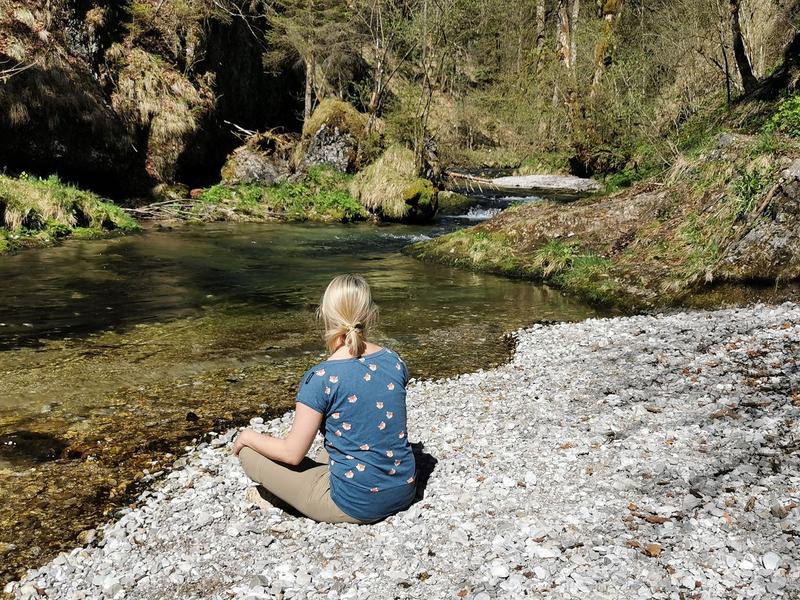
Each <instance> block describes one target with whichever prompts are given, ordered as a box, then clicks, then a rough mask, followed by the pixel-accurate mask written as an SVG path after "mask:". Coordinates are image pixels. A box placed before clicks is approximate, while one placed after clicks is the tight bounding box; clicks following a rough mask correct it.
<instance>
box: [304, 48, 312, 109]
mask: <svg viewBox="0 0 800 600" xmlns="http://www.w3.org/2000/svg"><path fill="white" fill-rule="evenodd" d="M313 98H314V60H313V59H311V58H309V59H306V96H305V103H304V104H303V122H304V123H306V122H308V119H309V117H310V116H311V102H312V100H313Z"/></svg>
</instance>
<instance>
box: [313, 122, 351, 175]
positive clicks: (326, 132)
mask: <svg viewBox="0 0 800 600" xmlns="http://www.w3.org/2000/svg"><path fill="white" fill-rule="evenodd" d="M357 159H358V140H356V138H355V137H354V136H353V135H352V134H350V133H348V132H346V131H340V130H339V128H338V127H328V126H327V125H325V124H323V125H322V126H321V127H320V128H319V129H318V130H317V132H316V133H315V134H314V135H313V136H311V139H310V140H309V142H308V147H307V148H306V151H305V156H304V157H303V166H304V167H305V168H308V167H314V166H326V167H331V168H332V169H336V170H337V171H341V172H342V173H348V172H352V171H354V170H355V167H356V162H357Z"/></svg>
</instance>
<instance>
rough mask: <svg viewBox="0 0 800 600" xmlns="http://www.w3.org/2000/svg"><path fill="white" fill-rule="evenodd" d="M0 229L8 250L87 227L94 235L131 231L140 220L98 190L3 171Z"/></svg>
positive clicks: (57, 180) (69, 234) (0, 187)
mask: <svg viewBox="0 0 800 600" xmlns="http://www.w3.org/2000/svg"><path fill="white" fill-rule="evenodd" d="M0 215H3V222H2V223H0V231H2V232H4V234H3V240H4V244H3V246H4V247H5V250H6V251H7V250H9V249H14V248H16V247H20V246H27V245H39V244H42V243H51V242H52V241H54V240H58V239H62V238H65V237H69V236H71V235H74V234H75V232H76V231H78V230H80V229H88V230H92V231H93V232H95V235H103V234H104V233H107V232H109V231H121V232H132V231H137V230H138V229H139V225H138V223H137V222H136V221H135V220H134V219H133V218H131V217H130V216H129V215H128V214H127V213H126V212H125V211H123V210H122V209H121V208H119V207H118V206H116V205H115V204H113V203H111V202H109V201H107V200H104V199H102V198H101V197H100V196H98V195H97V194H94V193H92V192H88V191H86V190H81V189H79V188H76V187H74V186H72V185H68V184H65V183H63V182H61V181H60V180H59V179H58V177H56V176H51V177H48V178H47V179H40V178H38V177H31V176H29V175H26V174H24V173H23V174H22V175H20V177H17V178H15V177H9V176H7V175H0Z"/></svg>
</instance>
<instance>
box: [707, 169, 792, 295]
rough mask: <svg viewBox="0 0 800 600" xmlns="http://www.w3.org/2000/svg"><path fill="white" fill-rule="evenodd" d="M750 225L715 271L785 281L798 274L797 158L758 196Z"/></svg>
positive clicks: (743, 278) (735, 277) (724, 275)
mask: <svg viewBox="0 0 800 600" xmlns="http://www.w3.org/2000/svg"><path fill="white" fill-rule="evenodd" d="M758 203H760V204H761V205H760V206H757V207H756V211H759V210H760V213H758V214H751V215H749V216H748V220H749V221H750V223H751V226H750V228H749V229H748V230H747V231H746V233H745V234H744V235H743V236H742V237H741V238H740V239H738V240H736V241H734V242H733V243H732V244H731V245H730V246H729V247H728V249H727V251H726V252H725V254H724V258H723V259H722V261H721V264H720V267H721V268H720V272H719V275H720V276H721V277H722V278H723V279H726V280H730V281H780V280H783V281H789V280H793V279H798V278H800V252H798V248H800V160H795V161H794V162H793V163H792V164H791V165H790V166H789V167H788V168H786V169H784V171H783V173H782V174H781V179H780V180H779V181H778V183H777V184H775V186H774V187H773V188H772V189H770V190H767V191H765V195H764V196H763V197H762V198H760V199H758Z"/></svg>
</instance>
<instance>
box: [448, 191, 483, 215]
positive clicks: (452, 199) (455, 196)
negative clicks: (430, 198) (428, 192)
mask: <svg viewBox="0 0 800 600" xmlns="http://www.w3.org/2000/svg"><path fill="white" fill-rule="evenodd" d="M438 203H439V210H438V212H439V214H440V215H463V214H466V213H467V212H469V209H470V208H472V207H473V206H477V205H478V204H479V203H480V201H479V200H478V199H477V198H471V197H470V196H464V195H463V194H459V193H458V192H451V191H449V190H443V191H441V192H439V197H438Z"/></svg>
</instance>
